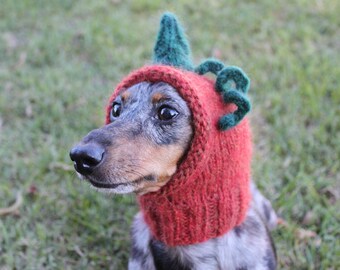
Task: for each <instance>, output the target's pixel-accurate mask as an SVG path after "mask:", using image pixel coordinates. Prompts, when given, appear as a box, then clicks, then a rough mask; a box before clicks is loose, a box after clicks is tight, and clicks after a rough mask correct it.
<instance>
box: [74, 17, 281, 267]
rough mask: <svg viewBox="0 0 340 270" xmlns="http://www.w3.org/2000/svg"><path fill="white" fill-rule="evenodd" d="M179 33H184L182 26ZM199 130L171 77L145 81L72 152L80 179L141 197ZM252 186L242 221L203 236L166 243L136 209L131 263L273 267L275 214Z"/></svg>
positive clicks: (165, 179)
mask: <svg viewBox="0 0 340 270" xmlns="http://www.w3.org/2000/svg"><path fill="white" fill-rule="evenodd" d="M166 25H171V24H169V23H167V24H166ZM174 32H176V36H177V37H178V36H179V35H180V34H178V33H180V32H179V31H178V29H176V31H174ZM182 43H183V42H182ZM194 134H195V126H194V125H193V112H192V111H191V109H190V107H189V106H188V104H187V102H186V100H185V99H183V97H182V96H181V95H180V94H179V92H178V89H176V88H175V87H173V86H172V85H170V84H168V83H166V82H157V81H155V82H150V81H149V82H148V81H144V82H139V83H136V84H134V85H132V86H131V87H128V88H126V89H123V90H122V91H120V92H119V93H118V95H116V96H115V97H114V98H113V100H111V101H110V107H109V115H108V116H107V125H105V126H103V127H101V128H99V129H95V130H93V131H91V132H90V133H89V134H88V135H87V136H85V137H84V138H83V139H82V140H81V142H80V143H78V144H77V145H76V146H75V147H73V148H72V150H71V152H70V157H71V160H72V161H73V162H74V166H75V169H76V171H77V173H78V175H79V176H80V178H82V179H84V180H87V181H88V182H89V183H90V184H91V185H92V186H93V187H95V188H96V189H97V190H99V191H102V192H109V193H117V194H124V193H131V192H134V193H136V194H137V195H139V196H144V195H145V194H150V193H154V192H157V191H160V190H162V188H164V187H165V186H166V185H167V184H168V183H169V182H170V181H171V179H172V177H173V175H174V174H175V173H176V171H177V169H178V167H179V165H180V164H181V162H183V160H184V159H185V158H186V156H187V153H188V151H189V149H190V146H191V144H192V141H193V137H194ZM250 186H251V187H250V190H251V195H252V199H251V202H250V206H249V208H248V210H247V213H246V217H245V219H244V221H243V222H242V223H241V224H239V225H238V226H236V227H233V228H232V229H231V230H229V231H227V232H226V233H224V234H222V235H219V236H218V237H213V238H210V239H208V240H206V241H203V242H202V241H201V242H199V243H193V244H188V245H167V244H166V243H164V242H162V241H160V240H159V238H157V237H155V236H154V234H153V233H152V229H151V228H150V226H149V225H148V222H146V220H145V217H144V216H143V213H142V212H140V213H138V214H137V215H136V217H135V219H134V222H133V226H132V230H131V236H132V248H131V257H130V260H129V269H131V270H138V269H146V270H154V269H155V270H156V269H179V270H180V269H195V270H200V269H202V270H209V269H231V270H232V269H235V270H236V269H248V270H250V269H275V268H276V264H277V262H276V252H275V248H274V245H273V242H272V239H271V236H270V233H269V230H271V229H273V228H274V227H275V226H276V223H277V217H276V214H275V212H274V210H273V208H272V206H271V203H270V202H269V201H268V200H267V199H266V198H265V197H263V195H262V194H261V193H260V192H259V191H258V189H257V188H256V186H255V184H254V183H253V182H251V183H250Z"/></svg>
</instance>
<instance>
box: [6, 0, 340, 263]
mask: <svg viewBox="0 0 340 270" xmlns="http://www.w3.org/2000/svg"><path fill="white" fill-rule="evenodd" d="M165 10H169V11H172V12H174V13H176V14H177V15H178V17H179V18H180V19H181V21H182V23H183V24H184V25H185V27H186V30H187V34H188V36H189V38H190V41H191V45H192V49H193V55H194V60H195V63H196V64H198V63H199V62H200V61H201V60H202V59H204V58H208V57H217V58H219V59H221V60H222V61H223V62H225V63H226V64H230V65H238V66H240V67H242V68H243V69H244V70H245V71H246V72H247V74H248V75H249V77H250V78H251V79H252V86H251V89H250V95H251V99H252V102H253V111H252V115H251V118H252V126H253V130H254V144H255V156H254V162H253V175H254V179H255V180H256V182H257V184H258V185H259V187H260V189H261V190H262V191H263V193H264V194H265V195H266V196H267V197H268V198H269V199H270V200H271V201H272V202H273V205H274V207H275V208H276V209H277V211H278V213H279V215H280V216H281V217H282V218H283V219H284V220H286V222H287V224H286V225H285V226H280V227H279V228H278V229H277V230H275V232H274V233H273V237H274V240H275V242H276V246H277V250H278V257H279V269H340V240H339V239H340V225H339V222H340V215H339V196H340V89H339V88H340V83H339V77H340V67H339V62H340V57H339V49H340V16H339V12H340V2H339V1H336V0H329V1H322V0H299V1H289V2H287V1H271V0H261V1H260V0H258V1H255V0H252V1H251V0H247V1H236V0H230V1H217V0H211V1H209V2H205V1H194V0H181V1H176V2H175V1H157V0H141V1H131V0H127V1H121V0H111V1H106V0H100V1H90V0H83V1H71V0H51V1H42V0H36V1H33V0H21V1H11V0H2V1H1V7H0V208H4V207H7V206H8V205H11V204H12V203H13V202H14V201H15V197H16V196H17V195H16V194H17V193H18V192H21V194H22V196H23V204H22V205H21V206H20V208H19V210H18V211H17V212H16V213H12V214H10V215H2V216H0V269H2V270H4V269H125V268H126V264H127V258H128V252H129V235H128V233H129V226H130V223H131V218H132V217H133V215H134V214H135V213H136V211H137V208H136V206H135V200H134V196H133V195H130V196H104V195H102V194H99V193H96V192H94V191H93V190H92V189H90V188H89V187H88V185H86V184H83V183H80V181H79V180H78V179H77V178H76V175H75V173H74V172H73V170H72V163H71V162H70V160H69V157H68V151H69V148H70V147H71V146H72V145H73V143H75V142H76V141H78V140H79V139H80V138H81V137H82V136H83V135H85V134H86V133H87V132H88V131H89V130H91V129H93V128H96V127H98V126H100V125H102V124H103V122H104V110H103V108H104V105H105V103H106V100H107V98H108V97H109V95H110V93H111V91H112V89H113V86H114V85H115V84H116V83H118V82H119V80H120V79H121V78H122V77H123V76H124V75H126V74H127V73H128V72H129V71H131V70H132V69H135V68H138V67H140V66H142V65H143V64H145V63H149V61H150V58H151V52H152V48H153V43H154V39H155V37H156V32H157V30H158V22H159V18H160V15H161V13H162V12H163V11H165Z"/></svg>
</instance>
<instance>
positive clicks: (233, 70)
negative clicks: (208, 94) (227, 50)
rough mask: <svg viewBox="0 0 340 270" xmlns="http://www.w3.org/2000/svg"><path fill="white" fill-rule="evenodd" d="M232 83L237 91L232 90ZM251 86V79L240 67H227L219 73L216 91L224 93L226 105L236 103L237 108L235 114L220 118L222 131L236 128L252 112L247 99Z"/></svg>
mask: <svg viewBox="0 0 340 270" xmlns="http://www.w3.org/2000/svg"><path fill="white" fill-rule="evenodd" d="M232 82H234V84H235V86H236V89H234V88H232V85H233V84H232ZM249 85H250V80H249V78H248V77H247V75H246V74H245V73H244V72H243V71H242V69H240V68H238V67H226V68H224V69H223V70H221V71H220V72H219V73H218V75H217V79H216V84H215V88H216V91H218V92H222V94H223V100H224V102H225V103H234V104H235V105H236V106H237V110H236V111H235V112H233V113H229V114H226V115H224V116H222V117H221V118H220V120H219V126H220V128H221V129H222V130H227V129H229V128H231V127H234V126H236V125H237V124H238V123H239V122H240V121H241V120H242V119H243V117H244V116H245V115H246V114H247V113H248V112H249V111H250V108H251V105H250V101H249V99H248V98H247V97H246V93H247V92H248V90H249Z"/></svg>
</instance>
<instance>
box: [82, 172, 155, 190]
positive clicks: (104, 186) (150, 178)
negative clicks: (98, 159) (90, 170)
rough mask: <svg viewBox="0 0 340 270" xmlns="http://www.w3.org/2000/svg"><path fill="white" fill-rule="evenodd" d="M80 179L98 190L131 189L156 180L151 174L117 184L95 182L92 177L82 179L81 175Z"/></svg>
mask: <svg viewBox="0 0 340 270" xmlns="http://www.w3.org/2000/svg"><path fill="white" fill-rule="evenodd" d="M82 178H86V179H87V180H88V181H89V182H90V183H91V185H92V186H94V187H96V188H99V189H117V188H119V187H129V186H130V187H131V186H137V185H138V184H140V183H142V182H143V181H147V182H155V181H156V180H157V178H156V176H154V175H152V174H150V175H147V176H142V177H139V178H137V179H136V180H133V181H128V182H118V183H110V182H102V181H97V180H94V179H93V178H92V177H84V176H83V175H82Z"/></svg>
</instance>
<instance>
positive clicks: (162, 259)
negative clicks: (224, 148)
mask: <svg viewBox="0 0 340 270" xmlns="http://www.w3.org/2000/svg"><path fill="white" fill-rule="evenodd" d="M252 195H253V200H252V203H251V206H250V208H249V211H248V214H247V217H246V220H245V221H244V222H243V223H242V224H241V225H240V226H238V227H236V228H234V229H233V230H231V231H229V232H227V233H226V234H225V235H222V236H220V237H217V238H214V239H210V240H208V241H206V242H203V243H199V244H194V245H188V246H178V247H168V246H166V245H164V244H163V243H161V242H159V241H157V240H155V239H153V238H152V236H151V234H150V230H149V228H148V226H147V224H146V223H145V222H144V219H143V216H142V214H141V213H138V214H137V215H136V217H135V220H134V223H133V227H132V231H131V236H132V247H131V258H130V261H129V269H130V270H139V269H141V270H142V269H143V270H166V269H178V270H183V269H185V270H189V269H190V270H217V269H221V270H241V269H242V270H245V269H247V270H251V269H254V270H255V269H256V270H262V269H263V270H269V269H270V270H272V269H275V268H276V252H275V247H274V245H273V243H272V240H271V236H270V233H269V229H273V228H274V227H275V225H276V220H277V217H276V214H275V212H274V210H273V208H272V206H271V204H270V202H269V201H268V200H267V199H266V198H265V197H263V195H262V194H261V193H260V192H259V190H258V189H257V188H256V187H255V185H254V184H253V183H252Z"/></svg>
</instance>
